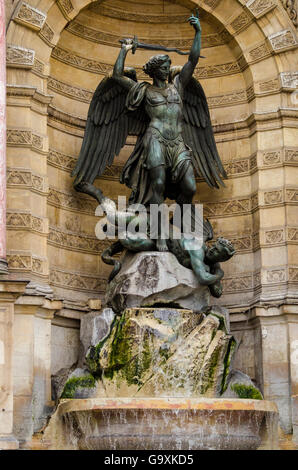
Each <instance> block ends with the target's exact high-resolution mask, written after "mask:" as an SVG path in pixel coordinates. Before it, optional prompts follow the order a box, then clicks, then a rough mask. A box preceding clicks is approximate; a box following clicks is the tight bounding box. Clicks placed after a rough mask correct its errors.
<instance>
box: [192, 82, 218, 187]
mask: <svg viewBox="0 0 298 470" xmlns="http://www.w3.org/2000/svg"><path fill="white" fill-rule="evenodd" d="M183 117H184V125H183V138H184V141H185V143H186V144H187V145H189V147H190V148H191V149H192V161H193V164H194V167H195V168H196V170H197V172H198V173H199V174H201V175H202V176H203V178H204V180H205V181H206V182H207V184H208V185H209V186H210V187H215V188H218V187H219V186H218V183H219V184H221V185H222V186H225V185H224V183H223V181H222V180H223V179H225V178H227V174H226V172H225V169H224V167H223V165H222V162H221V160H220V157H219V155H218V151H217V148H216V143H215V139H214V134H213V130H212V125H211V119H210V113H209V109H208V104H207V99H206V96H205V93H204V90H203V88H202V86H201V85H200V83H199V82H198V81H197V80H196V79H195V78H193V77H192V78H191V80H190V82H189V84H188V85H187V87H186V88H185V89H184V102H183Z"/></svg>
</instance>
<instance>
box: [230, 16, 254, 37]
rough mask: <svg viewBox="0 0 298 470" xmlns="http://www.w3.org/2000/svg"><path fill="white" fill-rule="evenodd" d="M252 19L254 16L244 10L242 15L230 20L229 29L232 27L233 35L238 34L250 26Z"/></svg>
mask: <svg viewBox="0 0 298 470" xmlns="http://www.w3.org/2000/svg"><path fill="white" fill-rule="evenodd" d="M252 21H253V20H252V16H251V15H249V14H247V13H246V12H245V11H243V12H242V13H240V15H238V16H236V18H234V19H232V20H230V21H229V22H230V24H229V26H228V29H231V31H232V33H233V35H237V34H239V33H240V32H241V31H243V30H244V29H246V28H248V26H249V25H250V24H251V23H252Z"/></svg>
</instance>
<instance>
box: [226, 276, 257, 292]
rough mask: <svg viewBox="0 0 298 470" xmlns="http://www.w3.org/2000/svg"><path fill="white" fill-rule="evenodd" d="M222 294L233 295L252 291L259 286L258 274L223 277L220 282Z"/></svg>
mask: <svg viewBox="0 0 298 470" xmlns="http://www.w3.org/2000/svg"><path fill="white" fill-rule="evenodd" d="M221 282H222V285H223V294H234V293H240V292H243V293H244V292H247V291H253V290H254V289H256V288H257V287H259V286H260V284H261V276H260V272H259V271H256V272H253V273H243V274H242V273H241V274H238V275H237V276H233V277H228V276H227V277H224V278H223V280H222V281H221Z"/></svg>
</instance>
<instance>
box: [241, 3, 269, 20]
mask: <svg viewBox="0 0 298 470" xmlns="http://www.w3.org/2000/svg"><path fill="white" fill-rule="evenodd" d="M246 7H247V8H248V9H249V11H250V12H251V13H252V14H253V15H254V16H255V17H256V18H261V16H263V15H265V14H266V13H268V12H269V11H271V10H272V9H273V8H275V7H276V1H275V0H249V1H248V2H247V3H246Z"/></svg>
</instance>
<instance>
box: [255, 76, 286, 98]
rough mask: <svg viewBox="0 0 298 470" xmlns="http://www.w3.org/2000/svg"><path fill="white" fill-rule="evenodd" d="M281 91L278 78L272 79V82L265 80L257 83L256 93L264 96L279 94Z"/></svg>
mask: <svg viewBox="0 0 298 470" xmlns="http://www.w3.org/2000/svg"><path fill="white" fill-rule="evenodd" d="M279 89H280V83H279V79H278V78H272V79H270V80H264V81H261V82H257V83H256V91H258V92H259V93H262V94H266V93H272V92H274V91H275V92H278V91H279Z"/></svg>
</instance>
